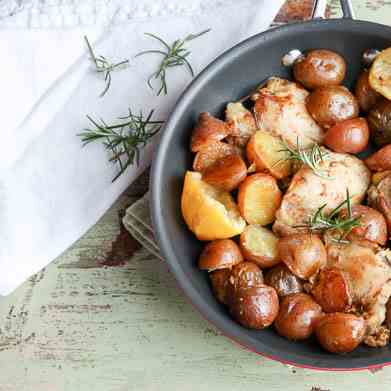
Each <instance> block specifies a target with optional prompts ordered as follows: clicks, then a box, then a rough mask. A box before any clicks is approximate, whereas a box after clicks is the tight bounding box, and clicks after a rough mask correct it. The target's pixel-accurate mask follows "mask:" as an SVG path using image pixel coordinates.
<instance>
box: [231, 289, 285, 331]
mask: <svg viewBox="0 0 391 391" xmlns="http://www.w3.org/2000/svg"><path fill="white" fill-rule="evenodd" d="M229 310H230V313H231V315H232V317H233V318H234V319H235V320H237V321H238V322H239V323H240V324H241V325H242V326H244V327H247V328H250V329H257V330H260V329H263V328H265V327H268V326H270V325H271V324H272V323H273V321H274V319H275V318H276V317H277V315H278V310H279V303H278V296H277V293H276V291H275V290H274V289H273V288H272V287H270V286H266V285H261V286H255V287H249V288H240V289H238V290H237V291H236V295H235V297H234V298H233V299H232V301H231V303H230V305H229Z"/></svg>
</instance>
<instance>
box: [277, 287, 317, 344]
mask: <svg viewBox="0 0 391 391" xmlns="http://www.w3.org/2000/svg"><path fill="white" fill-rule="evenodd" d="M321 316H322V308H321V307H320V305H319V304H317V303H316V302H315V301H314V299H313V298H312V297H311V296H310V295H307V294H306V293H294V294H293V295H289V296H286V297H284V298H283V299H282V302H281V304H280V310H279V312H278V315H277V318H276V320H275V321H274V327H275V328H276V330H277V333H278V334H280V335H282V336H283V337H286V338H288V339H292V340H301V339H306V338H308V337H310V336H311V334H312V333H313V331H314V329H315V326H316V324H317V322H318V321H319V319H320V318H321Z"/></svg>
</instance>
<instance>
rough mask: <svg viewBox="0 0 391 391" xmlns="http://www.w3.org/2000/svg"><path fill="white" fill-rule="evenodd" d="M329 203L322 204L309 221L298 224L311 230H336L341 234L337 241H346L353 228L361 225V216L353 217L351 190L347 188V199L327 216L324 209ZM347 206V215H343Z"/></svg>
mask: <svg viewBox="0 0 391 391" xmlns="http://www.w3.org/2000/svg"><path fill="white" fill-rule="evenodd" d="M326 206H327V204H324V205H322V206H321V207H320V208H319V209H318V210H317V211H316V212H315V214H314V215H313V216H311V217H310V218H309V219H308V221H307V223H305V224H303V225H299V226H296V227H297V228H307V229H308V230H309V231H310V232H322V233H323V232H326V231H335V232H337V233H338V234H339V238H337V239H336V240H337V242H339V243H341V242H343V241H345V239H346V237H347V236H348V235H349V233H350V232H351V231H352V229H353V228H355V227H359V226H360V225H361V223H360V216H358V217H353V213H352V205H351V196H350V195H349V190H348V189H346V199H345V200H344V201H342V202H341V203H340V204H339V205H338V206H337V207H336V208H334V209H333V210H332V211H331V212H330V213H329V214H328V215H327V216H326V215H325V214H324V209H325V208H326ZM344 208H346V210H347V215H346V216H341V214H340V212H341V211H342V210H343V209H344Z"/></svg>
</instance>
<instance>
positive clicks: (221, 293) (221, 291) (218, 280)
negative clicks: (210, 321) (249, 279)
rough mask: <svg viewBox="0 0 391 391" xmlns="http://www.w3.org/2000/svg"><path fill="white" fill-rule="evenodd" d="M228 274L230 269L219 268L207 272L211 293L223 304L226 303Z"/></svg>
mask: <svg viewBox="0 0 391 391" xmlns="http://www.w3.org/2000/svg"><path fill="white" fill-rule="evenodd" d="M230 274H231V270H230V269H219V270H215V271H213V272H211V273H209V279H210V283H211V285H212V291H213V294H214V295H215V296H216V298H217V300H218V301H219V302H220V303H223V304H228V301H227V283H228V278H229V275H230Z"/></svg>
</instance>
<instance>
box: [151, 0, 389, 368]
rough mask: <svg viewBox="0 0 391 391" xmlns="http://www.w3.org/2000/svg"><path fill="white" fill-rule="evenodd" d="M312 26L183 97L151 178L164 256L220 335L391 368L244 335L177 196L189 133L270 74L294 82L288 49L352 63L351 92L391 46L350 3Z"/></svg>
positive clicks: (374, 356)
mask: <svg viewBox="0 0 391 391" xmlns="http://www.w3.org/2000/svg"><path fill="white" fill-rule="evenodd" d="M315 3H316V4H315V8H314V16H315V18H314V19H313V20H310V21H307V22H302V23H294V24H289V25H284V26H281V27H277V28H273V29H271V30H268V31H266V32H264V33H261V34H258V35H255V36H253V37H251V38H249V39H247V40H245V41H243V42H241V43H240V44H238V45H236V46H235V47H233V48H232V49H230V50H228V51H226V52H225V53H224V54H222V55H221V56H220V57H219V58H217V59H216V60H215V61H213V62H212V63H211V64H210V65H209V66H207V67H206V68H205V70H204V71H203V72H201V73H200V75H199V76H198V77H197V78H196V79H194V81H193V82H192V83H191V84H190V86H189V87H188V88H187V89H186V90H185V92H184V93H183V94H182V96H181V97H180V98H179V100H178V102H177V104H176V107H175V109H174V110H173V112H172V113H171V115H170V117H169V119H168V121H167V122H166V124H165V126H164V129H163V130H162V138H161V141H160V145H159V148H158V151H157V155H156V157H155V160H154V163H153V167H152V173H151V185H150V188H151V211H152V221H153V226H154V231H155V234H156V239H157V242H158V244H159V247H160V250H161V253H162V255H163V257H164V259H165V260H166V262H167V263H168V265H169V268H170V270H171V272H172V273H173V274H174V276H175V277H176V280H177V282H178V284H179V286H180V288H181V289H182V290H183V291H184V293H185V295H186V296H187V297H188V298H189V299H190V301H191V303H192V304H193V305H194V306H195V307H196V309H198V310H199V312H200V313H201V314H202V315H203V316H204V317H205V318H206V319H208V320H209V321H210V322H211V323H213V324H214V325H215V326H216V327H217V328H219V329H220V330H221V331H222V333H223V334H225V335H226V336H228V337H229V338H231V339H233V340H235V341H236V342H238V343H239V344H241V345H243V346H245V347H247V348H248V349H250V350H252V351H255V352H257V353H259V354H262V355H264V356H267V357H269V358H272V359H275V360H278V361H281V362H284V363H287V364H290V365H296V366H301V367H307V368H313V369H323V370H359V369H371V368H378V367H383V366H385V365H390V364H391V347H384V348H377V349H374V348H369V347H365V346H360V347H359V348H357V349H356V350H355V351H353V352H352V353H349V354H344V355H335V354H331V353H328V352H326V351H324V350H322V349H321V348H320V347H319V345H318V344H317V343H315V342H314V341H311V340H309V341H306V342H292V341H288V340H287V339H284V338H282V337H280V336H278V335H277V333H275V332H274V331H273V329H272V328H269V329H265V330H261V331H257V330H249V329H246V328H244V327H242V326H240V325H239V324H237V323H236V322H235V321H234V320H232V319H231V318H230V316H229V314H228V311H227V310H226V308H224V307H223V306H222V305H220V304H219V303H218V302H217V300H216V299H215V297H214V296H213V294H212V292H211V288H210V285H209V280H208V276H207V274H206V273H203V272H201V271H199V270H198V268H197V266H196V260H197V258H198V256H199V254H200V252H201V248H202V243H201V242H199V241H198V240H196V238H195V237H194V236H193V235H192V234H191V232H190V231H189V230H188V229H187V228H186V225H185V223H184V221H183V219H182V217H181V212H180V197H181V190H182V184H183V178H184V174H185V171H186V169H187V168H188V167H191V162H192V154H191V152H190V149H189V142H190V135H191V130H192V128H193V126H194V124H195V122H196V119H197V117H198V114H199V113H200V112H202V111H208V112H210V113H211V114H212V115H215V116H217V117H222V115H223V113H224V109H225V106H226V104H227V103H228V102H232V101H235V100H238V99H239V98H240V97H242V96H245V95H246V94H247V93H249V91H252V90H253V89H254V87H255V86H256V85H259V83H260V82H261V81H263V80H264V79H266V78H267V77H269V76H280V77H285V78H291V75H290V70H289V69H288V68H286V67H283V66H282V65H281V58H282V56H283V55H284V54H286V53H288V52H289V51H290V50H291V49H299V50H301V51H306V50H309V49H317V48H327V49H331V50H334V51H336V52H338V53H340V54H342V55H343V57H344V58H345V60H346V62H347V75H346V78H345V81H344V84H345V85H346V86H347V87H349V88H351V87H352V86H353V84H354V82H355V80H356V79H357V77H358V74H359V71H360V69H361V67H362V65H361V58H362V53H363V52H364V51H365V50H366V49H368V48H377V49H383V48H386V47H388V46H391V27H388V26H384V25H381V24H377V23H371V22H366V21H360V20H354V19H353V13H352V7H351V3H350V0H341V5H342V10H343V18H342V19H329V20H325V19H322V17H321V16H322V13H323V11H324V9H325V4H326V1H325V0H318V1H316V2H315Z"/></svg>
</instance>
